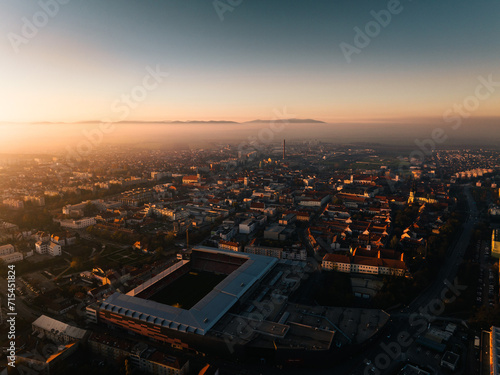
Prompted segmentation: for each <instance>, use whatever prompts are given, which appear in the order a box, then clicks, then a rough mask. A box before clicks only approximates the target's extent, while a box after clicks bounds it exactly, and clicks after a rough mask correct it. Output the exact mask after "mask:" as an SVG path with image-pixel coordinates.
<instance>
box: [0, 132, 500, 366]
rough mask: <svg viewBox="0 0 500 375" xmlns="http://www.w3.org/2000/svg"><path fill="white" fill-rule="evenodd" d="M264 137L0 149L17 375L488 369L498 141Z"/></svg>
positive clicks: (5, 312)
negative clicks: (407, 147) (72, 151)
mask: <svg viewBox="0 0 500 375" xmlns="http://www.w3.org/2000/svg"><path fill="white" fill-rule="evenodd" d="M267 146H268V147H266V149H267V151H261V150H253V151H252V150H249V149H247V150H246V151H241V150H239V147H238V145H231V144H225V145H223V144H220V145H216V147H214V148H212V149H193V150H190V149H184V150H177V151H162V150H154V151H153V150H133V149H130V150H129V149H124V148H123V147H122V148H119V149H118V148H117V149H114V148H113V147H111V148H106V149H103V150H100V151H96V152H95V153H94V154H93V155H92V157H90V156H89V157H88V158H86V159H85V160H83V159H82V160H79V161H78V160H71V159H65V158H64V155H62V156H61V155H3V156H2V158H1V160H0V165H1V167H0V168H1V169H0V176H1V179H0V181H1V191H2V196H1V202H2V206H1V211H0V215H1V216H0V219H1V231H0V240H1V244H2V246H1V247H0V249H1V252H2V255H1V259H2V276H4V277H5V278H7V277H8V270H9V269H10V268H9V267H11V266H12V265H15V276H16V286H15V291H13V293H14V294H15V295H16V297H17V298H16V300H15V309H16V311H17V316H16V317H15V327H16V352H15V358H16V363H17V369H18V370H19V371H20V373H22V372H21V369H23V368H25V369H35V370H36V371H42V372H43V371H47V372H48V371H49V369H50V372H51V373H52V372H56V373H57V372H60V373H67V372H70V371H71V372H72V373H84V372H86V371H89V369H90V368H92V369H93V370H92V371H97V372H98V373H103V374H104V373H110V372H116V371H124V372H127V371H132V369H133V370H136V371H138V372H144V373H175V374H188V373H212V372H214V371H216V370H218V371H219V373H254V372H260V373H281V372H282V371H286V372H287V373H293V371H294V370H293V369H298V370H297V371H300V368H316V369H317V371H318V372H319V373H321V371H326V372H325V373H331V372H328V371H332V369H333V370H335V371H339V373H340V372H342V373H352V374H356V373H359V374H363V373H383V371H387V370H390V371H393V372H394V373H400V374H407V373H412V372H409V371H421V372H420V373H422V374H424V373H426V371H427V372H428V373H443V374H444V373H449V372H450V371H452V372H454V373H455V371H459V372H456V373H469V374H472V373H475V371H476V370H477V369H479V367H480V366H486V367H488V368H489V366H490V355H489V354H488V353H490V352H492V351H494V350H496V346H495V344H494V341H493V344H491V342H490V341H491V340H490V336H492V335H495V334H496V333H495V329H496V328H495V324H500V322H499V319H500V314H499V311H500V310H499V309H498V307H497V306H498V302H499V301H498V294H499V292H498V256H500V251H499V246H500V237H498V238H497V236H498V234H497V232H496V230H495V228H497V227H498V224H497V223H498V222H499V220H498V219H497V218H498V217H499V215H500V208H499V205H500V199H499V189H498V187H497V182H498V180H499V179H500V174H499V160H500V159H499V157H500V154H499V152H498V151H495V150H465V151H464V150H439V151H434V152H433V153H432V155H430V156H429V157H427V158H426V159H425V160H424V162H422V163H420V161H418V160H414V159H411V158H409V157H402V156H400V154H399V153H400V152H401V150H398V149H397V148H394V147H386V146H380V145H367V144H351V145H335V144H331V143H326V142H320V141H317V140H311V141H302V142H285V141H283V144H279V143H274V144H269V145H267ZM497 241H498V242H497ZM11 292H12V291H11V290H8V289H7V284H6V283H4V284H3V285H2V290H1V293H2V302H3V303H2V325H3V326H4V327H8V325H9V318H11V316H10V315H9V305H8V304H7V303H5V302H6V301H8V300H10V299H11V297H10V295H11V294H12V293H11ZM167 322H168V323H167ZM131 335H132V336H131ZM3 348H4V351H5V353H8V350H9V349H8V341H6V342H4V343H3ZM235 353H237V354H238V355H237V356H236V357H235V356H234V354H235ZM89 355H90V356H91V357H90V358H92V361H88V358H89ZM346 356H348V357H349V358H351V360H350V361H348V362H345V361H342V359H343V358H345V357H346ZM4 365H6V364H4ZM417 369H420V370H417ZM210 371H212V372H210ZM414 373H416V372H414Z"/></svg>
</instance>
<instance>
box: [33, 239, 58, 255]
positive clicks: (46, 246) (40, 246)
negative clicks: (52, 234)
mask: <svg viewBox="0 0 500 375" xmlns="http://www.w3.org/2000/svg"><path fill="white" fill-rule="evenodd" d="M35 251H36V252H37V253H38V254H48V255H51V256H53V257H55V256H59V255H61V254H62V251H61V245H59V244H58V243H55V242H52V241H38V242H37V243H36V244H35Z"/></svg>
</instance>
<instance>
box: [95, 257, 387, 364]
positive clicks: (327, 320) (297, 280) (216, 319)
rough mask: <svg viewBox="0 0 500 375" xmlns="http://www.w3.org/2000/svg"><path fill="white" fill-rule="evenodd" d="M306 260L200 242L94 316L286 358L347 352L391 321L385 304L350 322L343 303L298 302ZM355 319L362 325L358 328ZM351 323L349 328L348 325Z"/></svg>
mask: <svg viewBox="0 0 500 375" xmlns="http://www.w3.org/2000/svg"><path fill="white" fill-rule="evenodd" d="M305 266H306V263H305V262H300V261H292V260H278V259H277V258H273V257H267V256H261V255H254V254H248V253H241V252H233V251H229V250H221V249H215V248H209V247H196V248H194V249H193V250H192V252H191V256H190V259H189V260H181V261H179V262H178V263H176V264H174V265H173V266H171V267H169V268H168V269H165V270H164V271H162V272H161V273H159V274H158V275H156V276H155V277H153V278H152V279H150V280H148V281H146V282H145V283H143V284H142V285H140V286H138V287H136V288H135V289H133V290H131V291H129V292H128V293H127V294H122V293H114V294H112V295H111V296H110V297H108V298H107V299H105V300H104V301H102V302H100V303H98V304H97V305H94V306H93V307H88V308H87V317H88V318H89V321H91V322H94V323H99V324H104V325H107V326H109V327H110V328H114V329H116V328H121V329H123V330H125V331H127V332H133V333H137V334H140V335H143V336H145V337H148V338H149V339H152V340H155V341H158V342H161V343H164V344H166V345H169V346H171V347H173V348H175V349H180V350H183V351H187V352H193V353H199V352H202V353H206V354H215V355H222V356H224V355H227V356H230V355H234V354H235V353H236V354H237V355H238V356H239V357H240V358H242V357H251V358H258V359H262V358H265V359H266V360H269V361H273V362H282V363H283V362H285V363H286V362H289V363H290V361H292V362H293V361H297V360H299V361H309V360H312V361H314V360H316V359H319V358H320V357H324V356H325V355H327V356H329V357H331V355H332V349H333V350H334V351H335V352H336V353H337V354H339V353H340V352H341V350H340V349H341V348H344V347H348V346H350V345H351V344H353V343H357V342H358V341H359V342H362V341H365V340H366V339H368V338H369V337H370V336H371V335H372V334H375V333H376V332H378V331H379V330H380V328H381V327H382V326H383V325H384V324H385V323H386V321H387V319H386V318H387V317H386V316H385V313H384V312H381V311H375V312H369V313H367V312H366V311H359V312H357V314H358V318H357V319H358V320H357V321H353V319H352V316H354V315H352V316H349V321H347V319H348V318H347V317H345V314H343V313H342V309H341V308H326V307H322V306H314V307H311V306H304V305H300V304H298V303H290V301H289V298H290V296H292V295H293V294H294V293H295V292H297V290H298V288H299V287H300V284H301V279H302V277H303V275H304V274H305V272H304V268H305ZM364 319H370V324H367V321H365V320H364ZM344 320H345V322H344ZM353 324H354V325H355V326H356V327H358V326H359V327H360V328H359V329H358V328H356V329H354V330H352V327H353ZM344 325H345V330H344V328H342V329H341V328H340V327H344ZM367 326H370V327H373V328H370V329H368V330H367V328H366V327H367ZM349 327H350V328H349ZM348 329H351V330H352V332H349V331H347V330H348ZM359 335H364V336H366V337H364V336H359Z"/></svg>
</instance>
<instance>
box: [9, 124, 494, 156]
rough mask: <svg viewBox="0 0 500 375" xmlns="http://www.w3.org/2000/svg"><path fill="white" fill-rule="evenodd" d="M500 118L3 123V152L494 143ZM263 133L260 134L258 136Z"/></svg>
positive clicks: (484, 144) (478, 144)
mask: <svg viewBox="0 0 500 375" xmlns="http://www.w3.org/2000/svg"><path fill="white" fill-rule="evenodd" d="M499 123H500V122H499V120H498V119H496V118H494V119H484V118H483V119H474V118H472V119H466V120H464V121H463V125H461V126H460V128H458V129H457V130H454V129H453V127H452V126H451V125H450V124H446V123H444V122H441V123H439V122H438V120H435V121H432V120H430V119H428V120H427V121H425V122H424V121H422V122H421V123H418V124H408V123H403V122H400V123H378V122H377V123H337V124H331V123H309V124H300V123H299V124H297V123H286V122H281V121H278V120H276V121H263V122H258V123H255V122H254V123H242V124H232V123H230V124H227V123H210V124H203V123H201V124H193V123H192V124H182V123H177V124H170V123H134V122H126V123H120V124H113V130H112V131H111V132H109V133H104V132H100V131H99V125H100V124H99V123H84V122H82V123H78V124H15V125H8V124H0V134H2V135H6V136H2V137H1V138H0V150H1V153H55V152H57V153H64V152H65V150H66V148H67V147H72V148H74V147H76V146H77V145H78V144H81V143H82V142H87V141H88V140H92V141H93V142H94V143H93V147H92V149H95V148H98V147H102V146H104V145H106V144H122V145H135V146H137V145H139V146H141V147H147V148H150V147H152V148H175V147H179V146H180V145H182V146H183V147H190V148H197V147H207V146H210V145H214V144H217V143H232V144H236V143H242V142H247V143H248V142H250V141H251V140H252V139H258V140H259V142H260V143H261V144H274V143H277V142H281V141H282V139H287V140H288V141H304V140H313V139H319V140H322V141H326V142H332V143H357V142H360V143H361V142H368V143H370V142H371V143H380V144H387V145H391V144H400V145H402V146H406V145H407V146H413V145H415V141H423V140H425V139H432V134H433V131H434V130H435V129H442V131H443V134H444V137H446V140H445V141H444V142H442V143H440V144H437V147H444V148H446V147H450V146H453V145H460V144H464V143H465V144H468V145H471V146H495V145H496V144H497V142H498V139H500V126H498V125H499ZM259 136H260V138H259Z"/></svg>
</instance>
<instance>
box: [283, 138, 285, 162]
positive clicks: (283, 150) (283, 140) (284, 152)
mask: <svg viewBox="0 0 500 375" xmlns="http://www.w3.org/2000/svg"><path fill="white" fill-rule="evenodd" d="M283 160H285V140H284V139H283Z"/></svg>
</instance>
